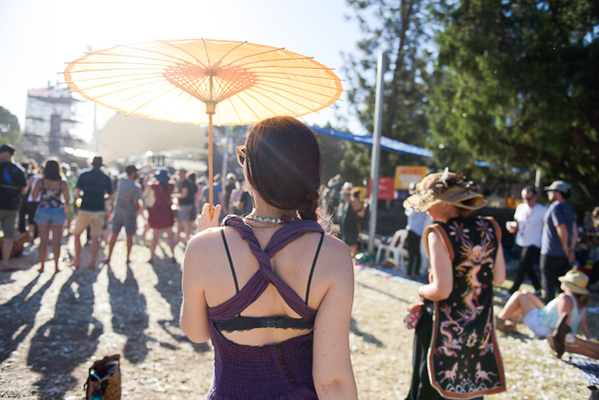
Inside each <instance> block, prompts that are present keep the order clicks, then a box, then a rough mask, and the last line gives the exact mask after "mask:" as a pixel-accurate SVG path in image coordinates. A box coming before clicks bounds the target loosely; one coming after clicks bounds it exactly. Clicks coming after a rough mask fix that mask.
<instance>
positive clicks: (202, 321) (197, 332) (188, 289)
mask: <svg viewBox="0 0 599 400" xmlns="http://www.w3.org/2000/svg"><path fill="white" fill-rule="evenodd" d="M201 242H202V238H201V235H200V234H199V235H196V236H194V237H193V238H191V240H190V241H189V243H188V245H187V249H186V250H185V258H184V260H183V304H182V306H181V319H180V324H181V330H182V331H183V332H184V333H185V334H186V335H187V337H188V338H189V339H190V340H191V341H192V342H196V343H201V342H205V341H207V340H208V339H210V330H209V328H208V327H209V323H210V321H209V319H208V305H207V303H206V297H205V296H204V287H203V286H202V279H201V276H202V268H203V265H202V262H203V261H204V260H205V259H206V258H207V255H208V254H209V251H207V250H208V249H205V248H204V246H203V244H202V243H201Z"/></svg>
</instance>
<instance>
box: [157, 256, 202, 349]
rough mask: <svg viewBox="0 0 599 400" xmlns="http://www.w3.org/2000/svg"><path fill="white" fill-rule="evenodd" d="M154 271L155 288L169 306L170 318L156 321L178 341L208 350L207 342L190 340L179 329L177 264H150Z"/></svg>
mask: <svg viewBox="0 0 599 400" xmlns="http://www.w3.org/2000/svg"><path fill="white" fill-rule="evenodd" d="M152 268H154V273H155V274H156V276H157V277H158V283H157V284H156V286H155V287H156V290H158V292H159V293H160V294H161V295H162V297H163V298H164V300H166V302H167V303H168V304H169V305H170V307H171V315H172V316H173V318H172V319H170V320H167V319H162V320H160V321H158V323H159V324H160V326H162V329H164V330H165V331H166V332H167V333H168V334H169V335H171V337H172V338H173V339H175V340H177V341H178V342H189V343H191V344H192V346H193V348H194V350H195V351H197V352H200V353H203V352H206V351H210V346H209V345H208V343H194V342H191V341H190V340H189V339H188V338H187V336H186V335H185V334H184V333H183V332H182V331H181V326H180V324H179V314H180V313H181V299H182V298H183V289H182V287H181V279H182V278H183V272H182V270H181V266H180V265H179V264H170V263H164V264H160V265H158V264H156V263H154V264H152Z"/></svg>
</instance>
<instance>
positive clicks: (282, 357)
mask: <svg viewBox="0 0 599 400" xmlns="http://www.w3.org/2000/svg"><path fill="white" fill-rule="evenodd" d="M237 152H238V160H239V162H240V164H241V165H242V167H243V169H244V176H245V180H246V183H247V186H248V191H249V192H250V194H251V195H252V198H253V199H254V204H255V206H254V209H253V210H252V213H251V214H249V215H248V216H246V217H244V218H239V217H236V216H228V217H227V218H225V220H224V221H223V226H222V227H218V226H217V221H218V217H219V214H220V212H221V207H220V206H216V208H215V210H214V215H213V216H211V215H210V214H211V213H210V211H211V210H210V206H209V205H205V206H204V211H203V213H202V215H201V216H200V224H199V225H200V226H199V228H200V230H201V232H200V233H198V234H197V235H196V236H195V237H194V238H192V240H191V241H190V242H189V245H188V247H187V251H186V254H185V261H184V271H183V306H182V312H181V328H182V329H183V331H184V332H185V333H186V334H187V336H188V337H189V338H190V339H191V340H192V341H194V342H204V341H206V340H208V339H211V340H212V343H213V345H214V350H215V365H214V367H215V372H214V380H213V383H212V387H211V389H210V392H209V395H208V398H209V399H225V398H226V399H240V398H243V399H263V398H270V399H300V398H301V399H317V398H318V399H356V398H357V393H356V386H355V382H354V376H353V372H352V367H351V361H350V352H349V338H348V336H349V325H350V319H351V307H352V301H353V288H354V284H353V265H352V261H351V256H350V254H349V251H348V249H347V247H346V246H345V245H344V244H343V243H342V242H341V241H339V240H337V239H335V238H333V237H332V236H330V235H328V234H325V233H324V231H323V229H322V227H321V226H320V225H319V224H318V223H317V220H318V214H317V209H318V206H319V193H318V190H319V188H320V184H321V156H320V150H319V148H318V143H317V141H316V138H315V136H314V134H313V133H312V131H311V130H310V129H309V128H308V127H307V126H305V125H304V124H302V123H300V122H298V121H297V120H295V119H294V118H291V117H274V118H270V119H266V120H264V121H262V122H260V123H259V124H258V125H256V126H255V127H254V128H253V129H252V131H251V132H250V134H249V137H248V139H247V142H246V145H245V146H241V147H240V148H238V149H237Z"/></svg>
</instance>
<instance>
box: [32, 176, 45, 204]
mask: <svg viewBox="0 0 599 400" xmlns="http://www.w3.org/2000/svg"><path fill="white" fill-rule="evenodd" d="M41 181H42V180H41V179H38V180H37V181H36V182H35V185H34V186H33V192H32V193H31V198H32V199H37V196H39V195H40V191H41V190H42V184H41Z"/></svg>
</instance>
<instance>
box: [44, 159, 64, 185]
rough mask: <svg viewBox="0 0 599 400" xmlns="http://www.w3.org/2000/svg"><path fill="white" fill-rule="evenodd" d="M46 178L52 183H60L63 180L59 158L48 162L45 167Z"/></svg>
mask: <svg viewBox="0 0 599 400" xmlns="http://www.w3.org/2000/svg"><path fill="white" fill-rule="evenodd" d="M44 178H45V179H48V180H51V181H59V180H61V179H62V170H61V169H60V161H58V158H55V157H51V158H48V159H47V160H46V163H45V165H44Z"/></svg>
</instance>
